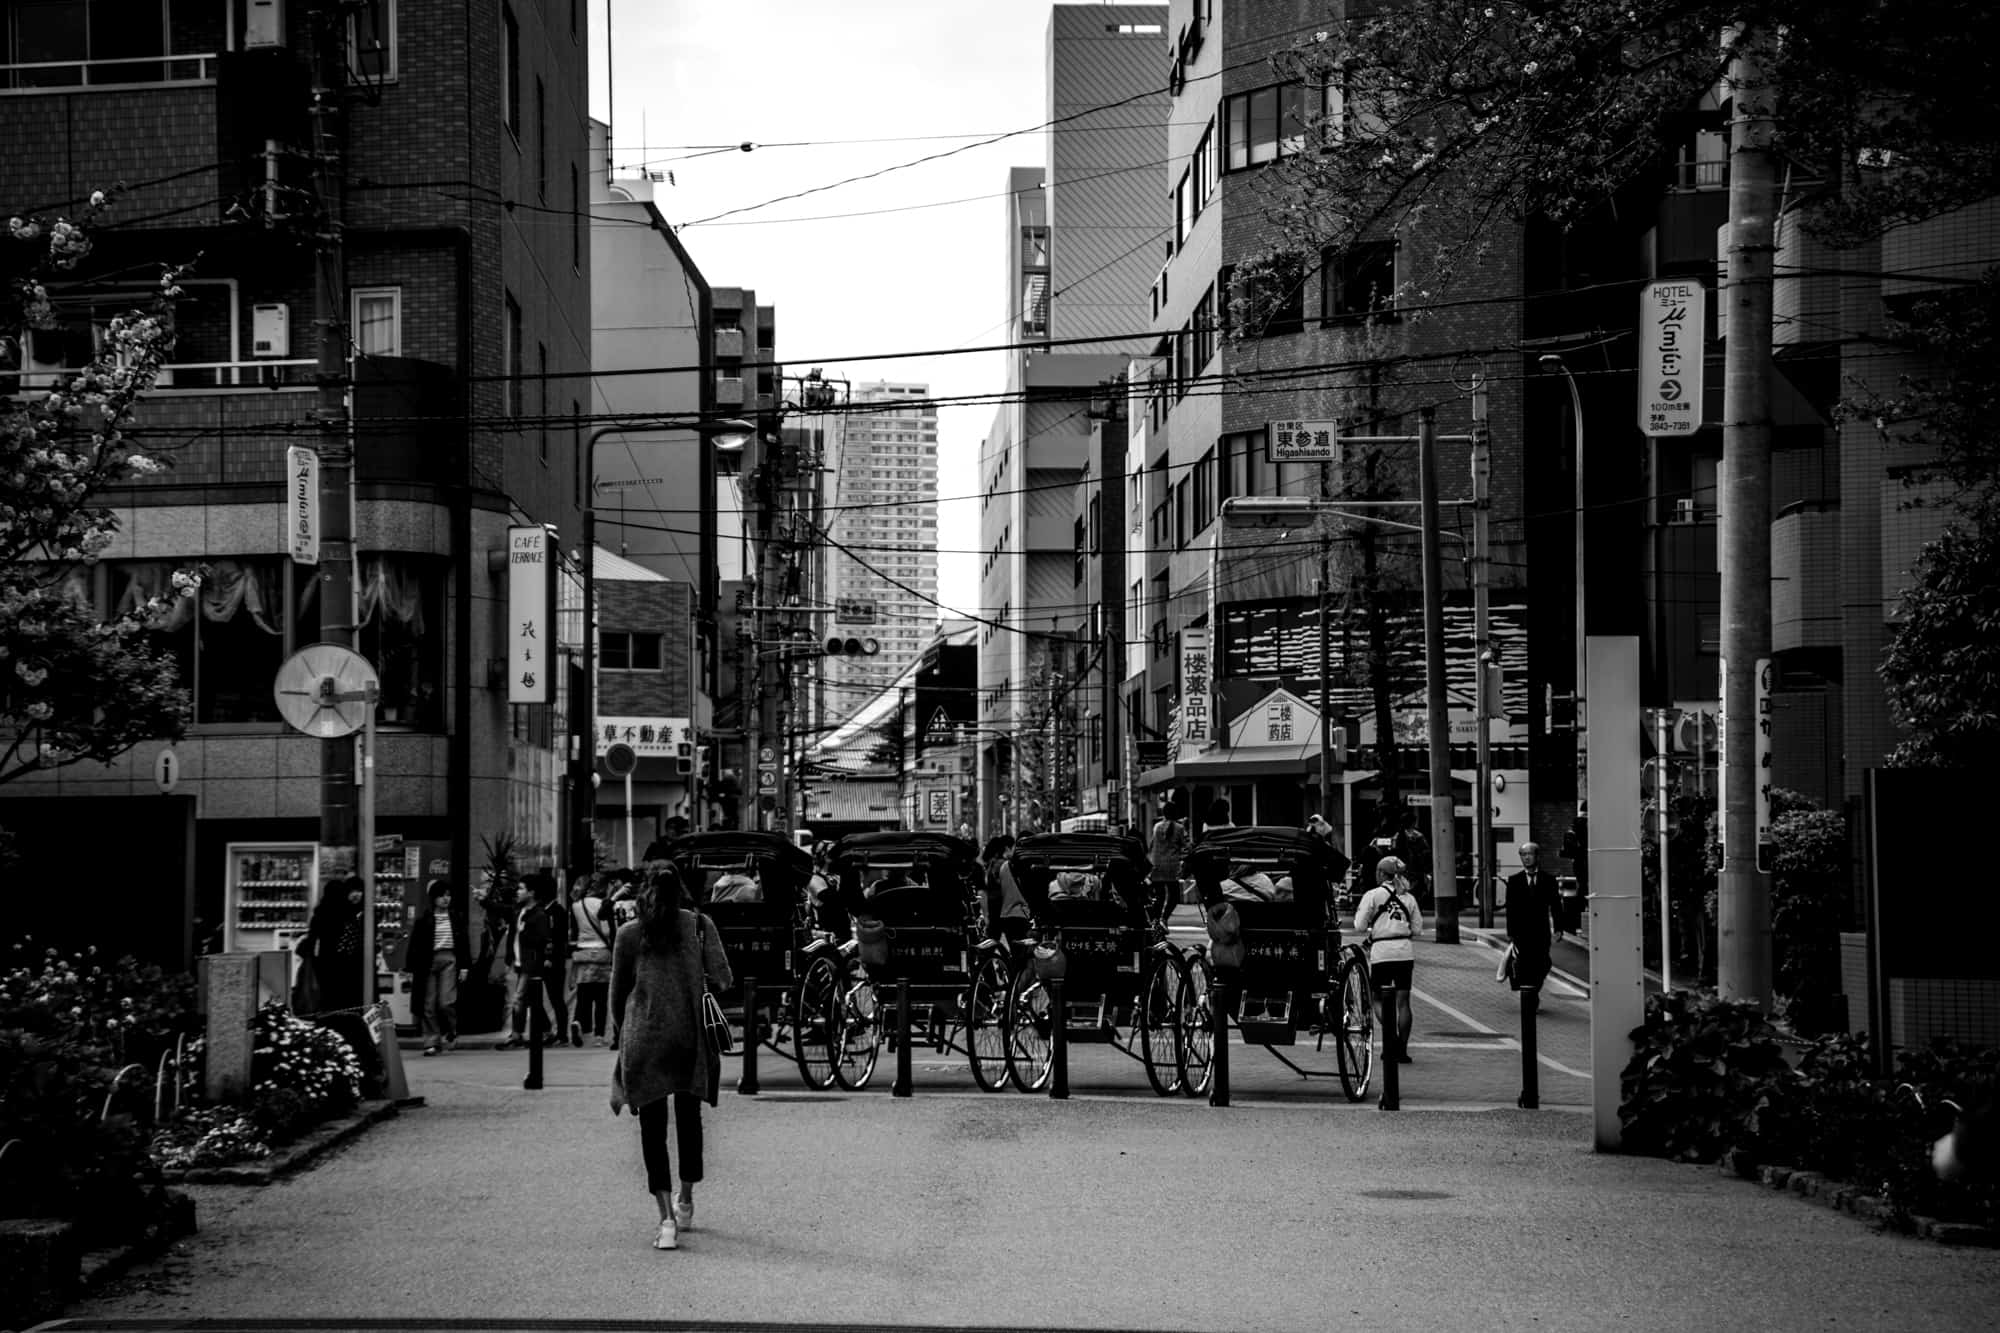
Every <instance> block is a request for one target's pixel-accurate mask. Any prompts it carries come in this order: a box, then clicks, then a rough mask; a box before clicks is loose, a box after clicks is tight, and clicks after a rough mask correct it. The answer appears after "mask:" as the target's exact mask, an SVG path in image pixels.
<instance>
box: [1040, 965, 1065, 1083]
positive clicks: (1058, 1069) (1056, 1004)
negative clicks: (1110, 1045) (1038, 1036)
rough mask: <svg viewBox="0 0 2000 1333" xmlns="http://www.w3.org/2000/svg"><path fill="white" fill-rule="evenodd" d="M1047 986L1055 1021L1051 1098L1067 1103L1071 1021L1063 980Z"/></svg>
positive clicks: (1051, 1031)
mask: <svg viewBox="0 0 2000 1333" xmlns="http://www.w3.org/2000/svg"><path fill="white" fill-rule="evenodd" d="M1045 984H1046V985H1047V986H1048V988H1049V1014H1050V1016H1051V1018H1052V1019H1053V1020H1054V1021H1053V1024H1052V1026H1051V1028H1050V1030H1049V1041H1050V1043H1051V1045H1052V1047H1053V1049H1052V1050H1051V1051H1050V1052H1049V1063H1050V1067H1049V1097H1050V1099H1051V1100H1053V1101H1066V1100H1068V1098H1069V1020H1068V1017H1067V1016H1066V1015H1065V1014H1064V1013H1063V983H1062V978H1061V977H1054V978H1051V979H1050V980H1049V981H1048V982H1046V983H1045Z"/></svg>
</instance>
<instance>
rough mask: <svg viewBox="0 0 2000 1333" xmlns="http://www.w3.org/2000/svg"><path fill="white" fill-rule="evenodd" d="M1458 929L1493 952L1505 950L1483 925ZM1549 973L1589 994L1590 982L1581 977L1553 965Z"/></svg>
mask: <svg viewBox="0 0 2000 1333" xmlns="http://www.w3.org/2000/svg"><path fill="white" fill-rule="evenodd" d="M1458 930H1459V933H1460V934H1461V935H1470V936H1471V937H1472V938H1473V939H1475V940H1478V941H1479V942H1480V943H1481V944H1483V945H1485V946H1486V947H1487V948H1489V949H1491V950H1493V951H1494V952H1495V953H1505V952H1507V946H1506V945H1505V944H1503V943H1501V942H1500V941H1499V940H1498V939H1496V938H1494V935H1493V934H1492V933H1489V932H1488V931H1486V930H1485V929H1484V928H1483V927H1479V926H1463V925H1461V926H1460V927H1459V928H1458ZM1549 975H1550V976H1552V977H1558V978H1560V979H1562V980H1563V981H1567V982H1568V983H1569V984H1570V985H1572V986H1574V987H1576V988H1577V989H1578V990H1580V991H1582V992H1583V993H1584V994H1585V995H1588V994H1590V983H1589V982H1588V981H1585V980H1584V979H1583V978H1582V977H1579V976H1574V975H1572V974H1570V973H1568V972H1565V971H1563V970H1562V969H1561V968H1559V967H1555V966H1551V967H1550V968H1549Z"/></svg>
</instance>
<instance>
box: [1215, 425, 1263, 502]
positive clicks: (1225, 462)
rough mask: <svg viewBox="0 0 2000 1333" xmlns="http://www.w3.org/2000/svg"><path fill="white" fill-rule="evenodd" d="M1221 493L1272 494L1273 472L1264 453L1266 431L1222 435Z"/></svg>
mask: <svg viewBox="0 0 2000 1333" xmlns="http://www.w3.org/2000/svg"><path fill="white" fill-rule="evenodd" d="M1222 471H1223V478H1222V493H1223V495H1224V497H1225V498H1226V497H1229V496H1236V495H1269V494H1272V493H1273V492H1272V486H1271V483H1272V480H1273V475H1274V474H1273V473H1272V470H1271V464H1270V461H1269V459H1268V458H1267V457H1266V455H1265V452H1264V432H1263V431H1261V430H1254V431H1243V432H1240V433H1238V434H1235V435H1225V436H1223V437H1222Z"/></svg>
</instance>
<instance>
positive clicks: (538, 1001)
mask: <svg viewBox="0 0 2000 1333" xmlns="http://www.w3.org/2000/svg"><path fill="white" fill-rule="evenodd" d="M523 993H524V995H525V996H526V998H527V1001H528V1076H527V1077H526V1078H524V1079H522V1080H521V1086H522V1087H523V1088H525V1089H527V1090H528V1091H529V1092H534V1091H536V1090H537V1089H539V1088H540V1087H541V1086H542V1028H543V1026H544V1024H543V1022H542V979H541V978H540V977H529V978H528V982H527V985H526V986H525V987H524V988H523Z"/></svg>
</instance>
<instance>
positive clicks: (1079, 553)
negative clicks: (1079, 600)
mask: <svg viewBox="0 0 2000 1333" xmlns="http://www.w3.org/2000/svg"><path fill="white" fill-rule="evenodd" d="M1075 530H1076V531H1075V551H1076V577H1075V578H1074V579H1072V580H1071V583H1072V584H1073V585H1074V586H1076V587H1079V588H1080V587H1082V586H1083V555H1084V549H1085V548H1084V541H1085V539H1086V534H1085V532H1084V522H1083V519H1082V518H1081V517H1078V518H1077V520H1076V523H1075Z"/></svg>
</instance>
